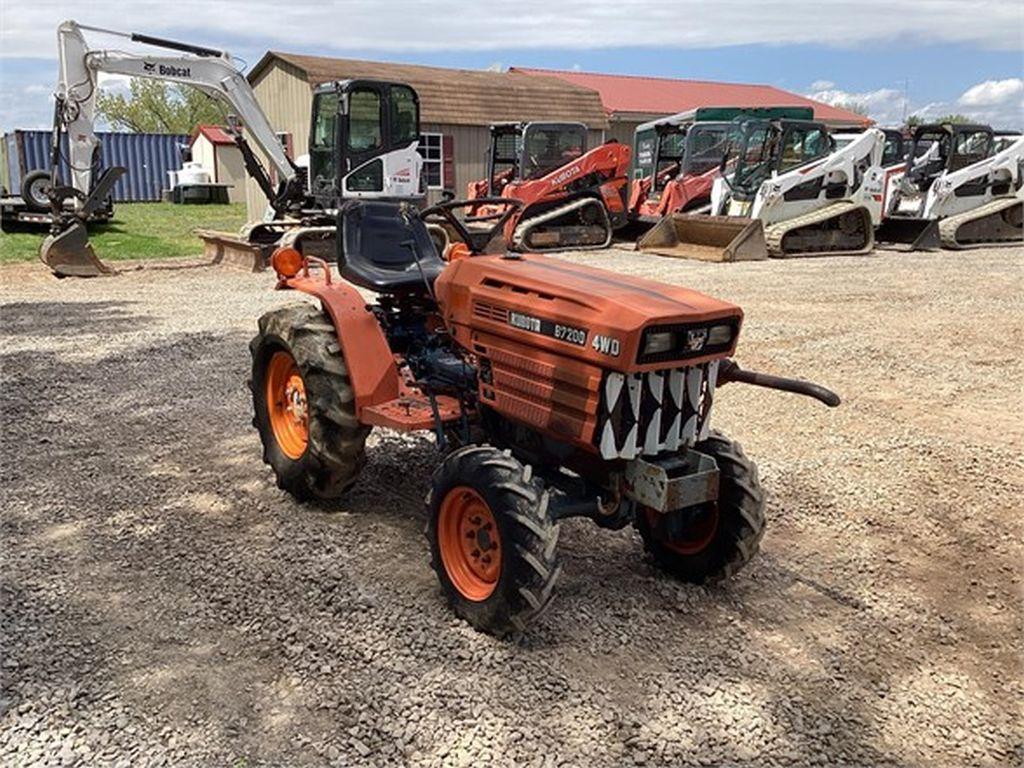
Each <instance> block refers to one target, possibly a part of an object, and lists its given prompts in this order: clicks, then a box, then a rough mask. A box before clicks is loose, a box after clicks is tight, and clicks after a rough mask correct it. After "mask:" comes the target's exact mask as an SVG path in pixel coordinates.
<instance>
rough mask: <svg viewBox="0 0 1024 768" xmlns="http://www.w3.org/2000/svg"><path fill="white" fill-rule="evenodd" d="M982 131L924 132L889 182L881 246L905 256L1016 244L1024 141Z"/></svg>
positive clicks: (925, 128) (947, 127) (1023, 197)
mask: <svg viewBox="0 0 1024 768" xmlns="http://www.w3.org/2000/svg"><path fill="white" fill-rule="evenodd" d="M995 142H996V137H995V135H994V133H993V131H992V129H991V128H990V127H989V126H987V125H951V124H943V125H938V124H935V125H922V126H919V127H918V128H917V129H916V130H915V131H914V136H913V140H912V142H911V149H910V153H909V156H908V158H907V161H906V163H905V164H904V165H903V166H902V167H901V168H899V169H898V171H899V172H898V173H895V174H892V175H890V177H889V178H888V179H887V188H886V201H885V208H884V217H885V218H884V220H883V222H882V225H881V226H880V227H879V230H878V239H879V240H880V241H883V242H886V243H889V244H893V245H897V246H899V245H902V246H909V250H922V249H932V248H938V247H945V248H968V247H974V246H980V245H987V244H993V243H1013V242H1021V239H1022V227H1021V220H1022V213H1024V191H1022V171H1021V166H1022V164H1024V139H1022V138H1021V137H1020V136H1017V137H1015V138H1014V137H1012V136H1003V137H1000V147H1001V148H1000V149H999V151H995Z"/></svg>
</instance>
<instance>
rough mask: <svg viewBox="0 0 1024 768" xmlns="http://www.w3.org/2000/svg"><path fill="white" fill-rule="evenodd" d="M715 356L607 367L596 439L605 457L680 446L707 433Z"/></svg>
mask: <svg viewBox="0 0 1024 768" xmlns="http://www.w3.org/2000/svg"><path fill="white" fill-rule="evenodd" d="M718 364H719V361H718V360H712V361H711V362H708V363H704V364H702V365H692V366H688V367H686V368H673V369H666V370H661V371H651V372H648V373H633V374H624V373H616V372H614V371H609V372H607V373H605V375H604V380H603V381H602V382H601V404H600V406H599V409H598V420H597V428H596V429H595V431H594V441H595V443H596V444H597V446H598V449H599V450H600V451H601V457H602V458H604V459H609V460H610V459H635V458H636V457H637V456H641V455H645V456H653V455H656V454H658V453H661V452H662V451H678V450H679V449H680V448H681V447H683V446H691V445H693V444H694V443H696V442H698V441H700V440H703V439H704V438H706V437H707V434H708V430H709V429H710V428H711V401H712V399H713V397H714V392H715V384H716V382H717V380H718Z"/></svg>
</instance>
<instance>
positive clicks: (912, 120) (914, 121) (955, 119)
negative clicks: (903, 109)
mask: <svg viewBox="0 0 1024 768" xmlns="http://www.w3.org/2000/svg"><path fill="white" fill-rule="evenodd" d="M969 122H971V118H969V117H968V116H967V115H961V114H957V113H952V114H949V115H943V116H942V117H936V118H934V119H932V118H928V119H927V120H926V119H925V118H923V117H921V116H920V115H911V116H910V117H908V118H907V127H908V128H916V127H917V126H919V125H924V124H925V123H940V124H941V123H953V124H957V123H969Z"/></svg>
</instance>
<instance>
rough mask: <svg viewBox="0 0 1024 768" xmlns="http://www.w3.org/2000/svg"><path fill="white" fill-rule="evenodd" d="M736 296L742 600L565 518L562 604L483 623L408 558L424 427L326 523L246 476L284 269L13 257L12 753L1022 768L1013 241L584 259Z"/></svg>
mask: <svg viewBox="0 0 1024 768" xmlns="http://www.w3.org/2000/svg"><path fill="white" fill-rule="evenodd" d="M571 258H572V260H574V261H580V262H585V263H588V264H593V265H600V266H605V267H607V268H610V269H615V270H620V271H622V272H627V273H630V274H643V275H648V276H651V277H655V278H659V279H662V280H665V281H669V282H674V283H681V284H687V285H690V286H693V287H695V288H698V289H701V290H703V291H705V292H708V293H711V294H713V295H716V296H719V297H722V298H725V299H729V300H732V301H735V302H737V303H739V304H740V305H742V306H743V307H744V309H745V310H746V321H745V326H744V330H743V334H742V338H741V341H740V346H739V351H738V354H737V360H739V361H740V362H741V363H742V364H744V365H745V366H746V367H750V368H755V369H763V370H765V371H769V372H775V373H782V374H791V375H800V376H804V377H807V378H810V379H812V380H817V381H820V382H822V383H824V384H826V385H828V386H831V387H832V388H834V389H836V390H837V391H838V392H839V393H840V394H841V395H842V396H843V399H844V402H843V405H842V406H841V407H840V408H838V409H835V410H829V409H826V408H824V407H822V406H820V405H819V404H817V403H815V402H813V401H810V400H806V399H803V398H797V397H794V396H788V395H784V394H781V393H775V392H768V391H760V390H756V389H753V388H750V387H745V386H743V385H738V384H733V385H729V386H728V387H725V388H723V389H722V390H721V393H720V396H719V397H718V398H716V403H715V423H716V425H717V426H718V427H719V428H720V429H723V430H724V431H726V432H727V433H728V434H730V435H731V436H732V437H734V438H736V439H738V440H740V441H741V442H742V443H743V446H744V448H745V449H746V452H747V453H748V454H749V455H750V456H751V457H753V458H754V459H756V460H757V461H758V463H759V465H760V469H761V475H762V479H763V482H764V484H765V486H766V488H767V491H768V493H769V502H768V508H767V514H768V520H769V527H768V534H767V536H766V537H765V539H764V542H763V546H762V552H761V554H760V556H759V558H758V559H757V560H756V561H755V562H754V563H752V564H751V565H750V566H749V567H748V568H747V569H746V570H744V571H743V572H742V573H741V574H740V575H739V576H738V577H737V578H736V579H735V580H734V581H732V582H731V583H729V584H728V585H726V586H724V587H720V588H713V589H705V588H697V587H692V586H687V585H683V584H679V583H676V582H674V581H672V580H671V579H670V578H668V577H666V576H664V575H662V574H661V573H660V572H658V571H657V570H656V569H655V568H654V567H653V566H652V565H651V564H650V563H649V562H647V561H645V560H644V558H643V557H642V555H641V547H640V544H639V541H638V538H637V537H636V535H635V534H634V533H633V532H632V531H630V530H625V531H621V532H617V533H608V532H605V531H602V530H599V529H597V528H596V527H594V526H592V525H591V524H589V523H586V522H575V521H573V522H569V523H566V524H564V525H563V529H562V535H561V539H560V546H561V550H562V554H563V561H564V575H563V577H562V580H561V581H560V590H559V594H558V598H557V600H556V602H555V604H554V605H553V607H552V609H551V610H550V611H549V612H548V613H547V614H546V615H545V616H544V617H543V618H542V619H541V620H540V622H539V624H538V625H537V626H536V628H535V629H534V630H533V631H532V632H530V633H529V634H528V635H527V636H526V637H525V638H523V639H522V640H520V641H519V642H513V643H510V642H501V641H497V640H494V639H492V638H490V637H487V636H484V635H481V634H478V633H476V632H474V631H472V630H471V629H470V628H469V627H467V626H466V625H465V624H463V623H462V622H461V621H459V620H457V619H455V618H453V616H452V614H451V613H450V612H449V610H448V608H447V607H446V606H445V605H444V604H443V601H442V598H441V594H440V590H439V588H438V585H437V582H436V579H435V576H434V574H433V572H432V571H431V570H430V569H429V567H428V562H427V550H426V544H425V540H424V538H423V535H422V527H423V523H422V517H421V515H422V499H423V496H424V493H425V491H426V485H427V479H428V476H429V472H430V470H431V469H432V467H433V466H434V464H435V462H436V461H437V456H436V451H435V449H434V447H433V444H432V441H431V440H430V439H427V438H402V437H400V436H398V435H395V434H391V433H387V432H379V431H378V432H376V433H374V435H373V436H372V437H371V444H370V450H369V464H368V466H367V468H366V471H365V474H364V476H363V477H362V479H361V482H360V483H359V484H358V485H357V487H356V488H355V489H354V490H353V491H352V492H351V493H350V494H349V495H348V496H347V497H345V498H344V499H343V500H341V501H339V502H337V503H336V504H333V505H332V506H331V507H330V508H329V509H327V510H324V509H319V508H317V507H312V506H303V505H300V504H297V503H296V502H294V501H293V500H292V499H291V498H290V497H288V496H286V495H284V494H283V493H282V492H280V491H279V490H278V489H277V488H276V487H275V485H274V483H273V479H272V477H271V473H270V470H269V469H268V468H267V467H266V466H265V465H263V464H262V463H261V462H260V448H259V441H258V438H257V436H256V432H255V430H254V429H253V428H252V427H251V425H250V418H251V416H250V408H251V403H250V400H249V396H248V390H247V389H246V386H245V380H246V378H247V375H248V366H249V357H248V350H247V342H248V340H249V338H250V337H251V335H252V334H253V332H254V330H255V320H256V317H257V316H258V315H259V314H261V313H262V312H264V311H266V310H267V309H269V308H272V307H274V306H276V305H278V304H280V303H284V302H287V301H291V300H294V299H295V296H293V295H286V294H282V293H274V292H272V291H271V290H270V287H271V284H272V278H271V276H270V275H267V274H263V275H246V274H242V273H238V272H232V271H226V270H223V269H219V268H213V267H204V266H186V265H182V264H178V265H168V264H164V265H158V264H150V265H148V266H147V267H146V268H144V269H141V270H138V271H129V272H126V273H123V274H121V275H119V276H117V277H115V278H111V279H97V280H91V281H72V280H65V281H56V280H54V279H52V278H50V277H49V276H48V274H47V273H46V272H45V271H44V270H43V268H42V267H41V266H36V265H22V266H18V267H12V268H6V269H3V270H0V283H2V287H0V298H2V301H3V306H2V315H0V326H2V328H0V360H2V385H0V405H2V419H3V424H2V426H3V428H2V430H0V451H2V453H0V462H2V463H0V472H2V483H3V508H2V513H0V514H2V517H0V525H2V529H0V530H2V542H0V544H2V551H0V567H2V572H0V579H2V580H0V589H2V591H0V598H2V617H0V618H2V626H0V648H2V662H0V672H2V683H3V686H2V693H0V763H2V764H4V765H15V766H22V765H24V766H27V765H47V764H49V765H65V766H67V765H108V764H109V765H125V766H129V765H130V766H143V765H154V766H155V765H230V766H253V765H325V764H332V765H465V766H484V765H494V766H506V765H508V766H512V765H516V766H518V765H527V766H529V765H537V766H553V765H569V766H577V765H586V766H588V767H593V768H597V767H598V766H623V765H634V764H635V765H645V764H646V765H657V766H660V765H723V764H726V765H746V766H767V765H787V766H788V765H810V764H842V765H863V766H882V765H886V766H889V765H892V766H933V765H941V766H1008V765H1020V764H1021V763H1022V761H1024V747H1022V744H1024V709H1022V707H1024V704H1022V703H1024V680H1022V677H1024V675H1022V659H1021V648H1022V647H1024V646H1022V640H1024V608H1022V593H1021V571H1022V563H1024V543H1022V542H1024V501H1022V500H1024V459H1022V450H1021V448H1022V445H1024V421H1022V419H1021V412H1022V409H1021V406H1022V396H1021V393H1022V391H1024V364H1022V360H1021V350H1022V348H1024V306H1022V301H1024V248H1010V249H987V250H982V251H975V252H970V253H948V252H947V253H939V254H902V253H879V254H878V255H876V256H873V257H865V258H829V259H818V260H805V261H770V262H761V263H748V264H735V265H721V264H702V263H694V262H684V261H676V260H671V259H662V258H658V257H648V256H640V255H638V254H633V253H628V252H624V251H614V250H612V251H606V252H601V253H593V254H588V255H584V256H578V255H577V256H573V257H571Z"/></svg>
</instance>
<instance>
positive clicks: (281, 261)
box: [270, 248, 306, 277]
mask: <svg viewBox="0 0 1024 768" xmlns="http://www.w3.org/2000/svg"><path fill="white" fill-rule="evenodd" d="M305 262H306V260H305V259H304V258H303V256H302V254H301V253H299V252H298V251H297V250H295V249H294V248H278V249H277V250H276V251H274V255H273V256H271V257H270V266H272V267H273V268H274V271H275V272H277V274H278V275H279V276H281V277H295V276H296V275H297V274H299V270H301V269H302V267H303V266H304V264H305Z"/></svg>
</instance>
